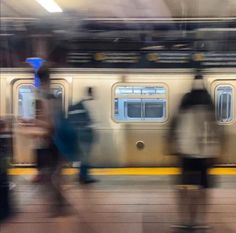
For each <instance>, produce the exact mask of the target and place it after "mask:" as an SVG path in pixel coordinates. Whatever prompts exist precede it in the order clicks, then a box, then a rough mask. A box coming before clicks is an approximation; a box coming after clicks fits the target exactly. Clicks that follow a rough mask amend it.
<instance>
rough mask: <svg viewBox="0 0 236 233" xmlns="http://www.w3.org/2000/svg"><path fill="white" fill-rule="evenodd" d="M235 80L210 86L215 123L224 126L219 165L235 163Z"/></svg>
mask: <svg viewBox="0 0 236 233" xmlns="http://www.w3.org/2000/svg"><path fill="white" fill-rule="evenodd" d="M235 91H236V80H217V81H214V82H213V83H212V84H211V94H212V97H213V99H214V103H215V108H216V109H215V116H216V120H217V123H218V124H219V125H222V126H224V132H225V135H226V140H225V146H224V152H223V154H222V155H221V158H220V163H224V164H235V163H236V149H235V143H236V108H235V99H236V97H235Z"/></svg>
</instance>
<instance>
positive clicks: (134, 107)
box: [113, 84, 167, 122]
mask: <svg viewBox="0 0 236 233" xmlns="http://www.w3.org/2000/svg"><path fill="white" fill-rule="evenodd" d="M113 101H114V102H113V106H114V108H113V118H114V119H115V120H116V121H118V122H144V121H154V122H164V121H165V120H166V118H167V107H166V106H167V88H166V86H164V85H163V84H160V85H146V84H145V85H142V84H136V85H135V84H134V85H132V84H126V85H125V84H124V85H117V86H115V88H114V100H113Z"/></svg>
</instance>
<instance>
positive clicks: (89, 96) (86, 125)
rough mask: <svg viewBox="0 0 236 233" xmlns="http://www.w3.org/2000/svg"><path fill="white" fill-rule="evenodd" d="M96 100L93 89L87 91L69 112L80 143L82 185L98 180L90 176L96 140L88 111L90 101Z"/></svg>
mask: <svg viewBox="0 0 236 233" xmlns="http://www.w3.org/2000/svg"><path fill="white" fill-rule="evenodd" d="M92 100H94V93H93V88H92V87H88V88H87V89H86V96H85V97H84V98H83V99H82V100H80V101H79V102H78V103H76V104H74V105H71V106H70V107H69V110H68V119H69V121H70V122H71V123H72V125H74V127H75V128H76V129H77V131H78V140H79V141H78V143H79V147H80V151H81V155H80V158H81V164H80V173H79V182H80V183H82V184H89V183H94V182H96V181H97V180H96V179H94V178H93V177H91V176H90V174H89V168H90V164H89V159H90V156H91V149H92V144H93V143H94V140H95V133H94V129H93V128H92V123H93V121H92V119H91V116H90V114H89V111H88V106H87V105H88V103H89V101H92Z"/></svg>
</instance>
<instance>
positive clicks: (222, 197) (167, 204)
mask: <svg viewBox="0 0 236 233" xmlns="http://www.w3.org/2000/svg"><path fill="white" fill-rule="evenodd" d="M30 178H31V177H29V176H16V177H14V180H13V185H12V188H13V190H14V196H15V201H16V203H17V205H16V206H17V214H16V215H15V216H14V217H13V218H12V219H10V220H8V221H7V222H6V223H4V224H2V225H1V226H0V233H67V232H68V233H171V232H173V228H172V227H171V226H172V225H173V224H175V223H176V221H177V218H178V211H177V208H176V196H175V195H176V193H175V186H174V185H173V183H174V177H173V176H110V177H108V176H101V177H98V179H99V180H100V182H98V183H96V184H93V185H89V186H82V185H79V184H77V183H76V182H73V181H71V178H70V180H68V178H67V181H66V183H65V185H64V186H63V189H64V194H65V196H66V199H67V200H68V202H69V203H70V204H71V205H72V206H73V209H74V210H73V211H72V213H71V214H70V215H68V216H64V217H57V218H50V217H48V216H49V213H48V203H49V200H48V199H47V198H46V196H45V195H44V193H45V190H44V191H43V188H42V187H41V186H40V185H33V184H31V182H30ZM217 180H218V185H217V187H216V188H214V189H212V190H211V193H210V194H211V200H210V204H209V208H208V221H209V224H210V226H211V231H210V232H214V233H236V176H218V177H217Z"/></svg>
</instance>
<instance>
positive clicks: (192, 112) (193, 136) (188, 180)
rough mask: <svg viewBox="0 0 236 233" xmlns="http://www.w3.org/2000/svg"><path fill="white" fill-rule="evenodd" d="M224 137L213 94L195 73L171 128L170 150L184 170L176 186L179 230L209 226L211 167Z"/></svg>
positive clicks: (189, 230) (219, 151)
mask: <svg viewBox="0 0 236 233" xmlns="http://www.w3.org/2000/svg"><path fill="white" fill-rule="evenodd" d="M222 139H223V133H222V130H221V128H220V127H219V126H218V125H217V123H216V121H215V111H214V105H213V103H212V100H211V97H210V95H209V94H208V92H207V90H206V89H205V87H204V82H203V78H202V76H201V75H196V76H195V79H194V81H193V88H192V90H191V92H189V93H187V94H186V95H185V96H184V97H183V99H182V101H181V104H180V108H179V113H178V115H176V116H175V117H174V119H173V121H172V123H171V130H170V132H169V143H170V148H171V152H172V153H173V154H175V155H177V156H178V158H179V161H180V166H181V170H182V174H181V176H180V182H179V185H178V186H177V187H178V190H179V194H178V195H179V196H178V205H179V210H180V213H179V215H180V216H179V217H180V226H179V229H180V232H182V231H184V232H186V231H187V232H192V231H194V230H195V229H198V228H200V229H201V230H204V229H206V228H207V218H206V217H207V216H206V212H207V205H208V202H209V197H208V192H207V188H210V187H212V186H213V183H212V180H211V177H210V176H209V174H208V169H209V168H210V167H212V166H213V165H214V161H215V159H216V158H217V157H218V156H219V155H220V153H221V150H222Z"/></svg>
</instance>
